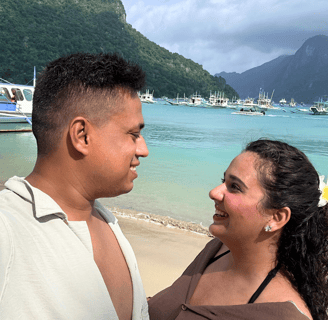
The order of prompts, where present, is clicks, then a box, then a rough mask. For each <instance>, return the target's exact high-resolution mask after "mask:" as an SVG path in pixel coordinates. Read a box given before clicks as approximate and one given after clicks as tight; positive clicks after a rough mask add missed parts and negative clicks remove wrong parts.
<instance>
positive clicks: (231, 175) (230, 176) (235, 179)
mask: <svg viewBox="0 0 328 320" xmlns="http://www.w3.org/2000/svg"><path fill="white" fill-rule="evenodd" d="M229 178H230V179H231V180H234V181H238V182H239V183H240V184H241V185H242V186H243V187H244V188H245V189H248V187H247V186H246V184H245V183H244V182H243V181H242V180H240V179H239V178H238V177H236V176H234V175H233V174H229Z"/></svg>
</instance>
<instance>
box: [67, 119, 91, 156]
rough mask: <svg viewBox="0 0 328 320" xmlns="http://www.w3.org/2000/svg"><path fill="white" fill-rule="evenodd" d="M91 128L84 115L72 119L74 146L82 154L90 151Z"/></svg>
mask: <svg viewBox="0 0 328 320" xmlns="http://www.w3.org/2000/svg"><path fill="white" fill-rule="evenodd" d="M90 130H92V128H91V124H90V122H89V121H88V120H87V119H85V118H83V117H76V118H74V119H73V120H72V121H71V124H70V127H69V136H70V138H71V143H72V146H73V148H74V149H75V150H76V151H78V152H79V153H81V154H82V155H87V154H88V153H89V149H90V148H89V144H90V138H89V135H90Z"/></svg>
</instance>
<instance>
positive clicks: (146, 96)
mask: <svg viewBox="0 0 328 320" xmlns="http://www.w3.org/2000/svg"><path fill="white" fill-rule="evenodd" d="M138 96H139V99H140V101H141V102H143V103H156V101H155V100H154V91H153V92H152V93H150V92H149V89H147V90H146V92H145V93H140V91H139V92H138Z"/></svg>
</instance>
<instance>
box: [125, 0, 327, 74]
mask: <svg viewBox="0 0 328 320" xmlns="http://www.w3.org/2000/svg"><path fill="white" fill-rule="evenodd" d="M151 3H153V4H149V3H147V0H144V1H138V2H137V3H135V2H134V3H133V4H131V5H130V6H127V7H126V10H127V21H128V22H129V23H130V24H132V26H133V27H134V28H135V29H137V30H138V31H140V32H141V33H142V34H143V35H145V36H146V37H147V38H148V39H150V40H151V41H154V42H155V43H157V44H159V45H161V46H163V47H165V48H166V49H168V50H170V51H171V52H177V53H179V54H181V55H183V56H185V57H186V58H189V59H192V60H193V61H195V62H197V63H199V64H202V65H203V66H204V68H205V69H206V70H208V71H209V72H210V73H212V74H214V73H217V72H221V71H226V72H232V71H236V72H242V71H245V70H248V69H250V68H252V67H255V66H258V65H260V64H263V63H265V62H267V61H270V60H272V59H274V58H277V57H278V56H279V55H282V54H294V53H295V51H296V50H297V49H299V48H300V47H301V45H302V44H303V43H304V41H305V40H307V39H308V38H310V37H312V36H315V35H317V34H328V24H327V20H326V19H325V17H326V16H327V15H328V6H327V4H326V0H313V1H305V0H289V1H288V0H287V1H286V0H175V1H170V0H161V1H158V2H157V3H156V2H154V1H153V0H152V2H151ZM123 4H125V3H124V1H123Z"/></svg>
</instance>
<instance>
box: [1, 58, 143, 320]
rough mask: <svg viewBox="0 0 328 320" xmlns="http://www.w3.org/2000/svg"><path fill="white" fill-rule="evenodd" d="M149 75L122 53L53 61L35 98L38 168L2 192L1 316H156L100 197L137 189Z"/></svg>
mask: <svg viewBox="0 0 328 320" xmlns="http://www.w3.org/2000/svg"><path fill="white" fill-rule="evenodd" d="M144 82H145V75H144V73H143V71H142V70H141V69H140V68H139V67H138V66H136V65H134V64H131V63H129V62H127V61H125V60H123V59H122V58H120V57H119V56H117V55H115V54H114V55H110V54H97V55H92V54H81V53H79V54H73V55H71V56H68V57H65V58H60V59H58V60H56V61H53V62H52V63H50V64H49V65H48V66H47V67H46V68H45V70H44V72H43V73H42V74H41V76H40V77H39V79H38V82H37V85H36V88H35V93H34V98H33V113H32V122H33V127H32V129H33V134H34V136H35V138H36V141H37V147H38V154H37V160H36V164H35V167H34V169H33V171H32V173H31V174H30V175H29V176H28V177H26V178H25V179H24V178H18V177H13V178H11V179H9V180H8V181H7V183H6V184H5V186H6V189H5V190H3V191H2V192H1V193H0V318H1V319H10V320H14V319H33V320H35V319H42V320H45V319H65V320H66V319H69V320H70V319H74V320H75V319H79V320H81V319H90V320H91V319H92V320H97V319H120V320H121V319H123V320H125V319H148V308H147V301H146V297H145V293H144V290H143V287H142V282H141V278H140V275H139V271H138V267H137V263H136V259H135V256H134V253H133V251H132V248H131V246H130V245H129V243H128V242H127V240H126V239H125V237H124V236H123V234H122V233H121V230H120V228H119V226H118V224H117V220H116V218H115V217H114V216H113V214H112V213H111V212H109V211H108V210H107V209H105V208H104V207H103V206H102V205H101V204H100V203H99V202H98V201H96V199H97V198H101V197H115V196H118V195H120V194H123V193H127V192H129V191H131V190H132V188H133V180H134V179H135V178H137V172H136V168H137V166H138V165H139V164H140V160H139V158H140V157H146V156H147V155H148V149H147V146H146V143H145V141H144V139H143V137H142V136H141V129H142V128H143V126H144V120H143V117H142V112H141V102H140V100H139V98H138V95H137V91H138V90H140V89H141V88H142V87H143V85H144Z"/></svg>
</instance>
